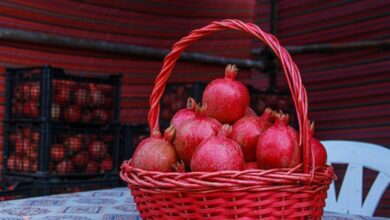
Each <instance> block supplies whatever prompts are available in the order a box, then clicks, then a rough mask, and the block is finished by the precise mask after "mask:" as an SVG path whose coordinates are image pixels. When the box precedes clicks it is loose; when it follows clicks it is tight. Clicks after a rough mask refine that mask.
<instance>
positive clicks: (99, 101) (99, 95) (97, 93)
mask: <svg viewBox="0 0 390 220" xmlns="http://www.w3.org/2000/svg"><path fill="white" fill-rule="evenodd" d="M90 96H91V104H92V106H102V105H103V104H104V94H103V92H102V91H101V90H100V89H99V88H98V87H96V86H93V87H90Z"/></svg>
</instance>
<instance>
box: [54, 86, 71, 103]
mask: <svg viewBox="0 0 390 220" xmlns="http://www.w3.org/2000/svg"><path fill="white" fill-rule="evenodd" d="M53 86H55V85H53ZM53 88H54V94H53V101H54V102H55V103H57V104H59V105H66V104H68V103H69V101H70V88H69V87H68V86H67V85H65V84H59V87H53Z"/></svg>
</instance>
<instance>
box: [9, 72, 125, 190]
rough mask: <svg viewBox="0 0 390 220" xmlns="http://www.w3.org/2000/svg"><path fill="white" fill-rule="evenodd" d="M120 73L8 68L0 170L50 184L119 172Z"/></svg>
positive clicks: (10, 174) (108, 177)
mask: <svg viewBox="0 0 390 220" xmlns="http://www.w3.org/2000/svg"><path fill="white" fill-rule="evenodd" d="M119 93H120V76H119V75H109V76H93V77H91V76H76V75H70V74H66V73H65V72H64V71H63V70H62V69H57V68H52V67H50V66H44V67H40V68H23V69H7V81H6V110H5V120H4V160H3V174H4V175H6V176H23V177H31V178H35V179H36V181H35V182H40V184H41V185H42V184H44V183H46V182H47V183H51V182H64V183H65V182H67V181H68V182H67V184H69V181H84V180H85V178H87V179H88V180H89V181H90V180H91V179H92V178H96V179H99V181H100V180H101V179H112V178H116V176H117V173H118V147H119V136H120V127H119V121H118V120H119V96H120V94H119Z"/></svg>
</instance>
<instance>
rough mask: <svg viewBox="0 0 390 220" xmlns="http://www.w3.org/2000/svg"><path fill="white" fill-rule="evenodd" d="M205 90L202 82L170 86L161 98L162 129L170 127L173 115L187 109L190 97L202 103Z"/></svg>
mask: <svg viewBox="0 0 390 220" xmlns="http://www.w3.org/2000/svg"><path fill="white" fill-rule="evenodd" d="M205 88H206V84H204V83H201V82H196V83H193V84H168V85H167V87H166V90H165V93H164V95H163V97H162V98H161V111H160V122H161V127H162V128H166V127H168V126H169V123H170V121H171V119H172V117H173V115H174V114H175V113H176V112H177V111H178V110H180V109H182V108H185V107H186V104H187V99H188V98H189V97H192V98H194V99H195V100H196V102H197V103H200V102H201V101H202V95H203V91H204V89H205Z"/></svg>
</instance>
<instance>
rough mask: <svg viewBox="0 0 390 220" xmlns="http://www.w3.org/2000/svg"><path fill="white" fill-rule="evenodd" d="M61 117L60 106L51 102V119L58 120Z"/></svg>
mask: <svg viewBox="0 0 390 220" xmlns="http://www.w3.org/2000/svg"><path fill="white" fill-rule="evenodd" d="M60 117H61V108H60V106H59V105H58V104H56V103H52V104H51V120H53V121H58V120H59V119H60Z"/></svg>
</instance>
